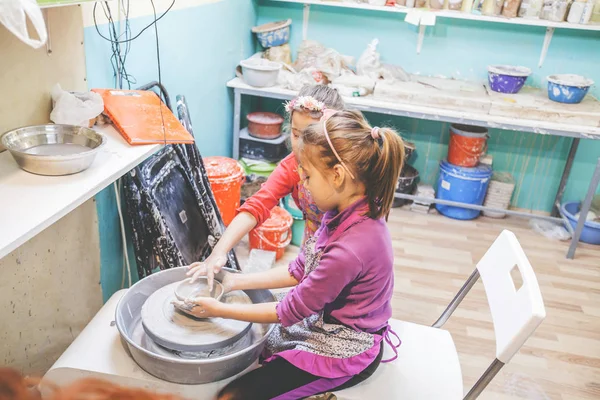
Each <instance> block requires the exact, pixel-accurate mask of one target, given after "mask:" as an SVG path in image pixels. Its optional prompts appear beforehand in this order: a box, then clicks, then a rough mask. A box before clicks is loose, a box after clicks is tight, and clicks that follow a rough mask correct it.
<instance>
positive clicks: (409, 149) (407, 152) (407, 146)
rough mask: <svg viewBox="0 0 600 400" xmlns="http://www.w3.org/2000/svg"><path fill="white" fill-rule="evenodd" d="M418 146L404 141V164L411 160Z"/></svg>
mask: <svg viewBox="0 0 600 400" xmlns="http://www.w3.org/2000/svg"><path fill="white" fill-rule="evenodd" d="M416 149H417V148H416V146H415V144H414V143H413V142H407V141H406V140H405V141H404V162H405V163H407V162H408V160H410V157H411V156H412V155H413V153H414V152H415V150H416Z"/></svg>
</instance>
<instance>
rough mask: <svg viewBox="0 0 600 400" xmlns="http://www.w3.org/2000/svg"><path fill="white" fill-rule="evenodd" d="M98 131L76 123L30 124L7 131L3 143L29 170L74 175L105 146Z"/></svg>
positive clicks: (18, 162)
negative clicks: (75, 124) (74, 124)
mask: <svg viewBox="0 0 600 400" xmlns="http://www.w3.org/2000/svg"><path fill="white" fill-rule="evenodd" d="M105 143H106V138H105V137H104V136H103V135H101V134H99V133H98V132H96V131H94V130H92V129H89V128H83V127H80V126H73V125H51V124H49V125H37V126H27V127H24V128H19V129H15V130H12V131H10V132H7V133H6V134H4V136H2V145H3V146H4V147H6V149H7V150H8V151H9V152H10V153H11V154H12V156H13V157H14V159H15V161H16V162H17V164H18V165H19V167H21V168H22V169H24V170H25V171H27V172H31V173H33V174H38V175H53V176H56V175H71V174H76V173H78V172H81V171H84V170H86V169H87V168H88V167H89V166H90V165H91V164H92V162H93V161H94V159H95V158H96V154H97V153H98V150H99V149H100V148H101V147H102V146H104V145H105Z"/></svg>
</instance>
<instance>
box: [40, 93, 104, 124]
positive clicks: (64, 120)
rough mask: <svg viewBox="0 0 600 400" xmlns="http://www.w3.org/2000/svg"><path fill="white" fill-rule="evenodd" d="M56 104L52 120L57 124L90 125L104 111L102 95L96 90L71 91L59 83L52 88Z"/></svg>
mask: <svg viewBox="0 0 600 400" xmlns="http://www.w3.org/2000/svg"><path fill="white" fill-rule="evenodd" d="M52 102H53V103H54V106H53V108H52V112H51V113H50V120H51V121H52V122H54V123H55V124H66V125H77V126H84V127H90V126H91V125H93V123H91V120H93V119H94V118H96V117H97V116H98V115H100V114H101V113H102V111H104V101H103V100H102V96H100V95H99V94H98V93H94V92H84V93H77V94H73V93H69V92H67V91H65V90H63V89H62V88H61V87H60V85H59V84H56V85H55V86H54V88H53V89H52Z"/></svg>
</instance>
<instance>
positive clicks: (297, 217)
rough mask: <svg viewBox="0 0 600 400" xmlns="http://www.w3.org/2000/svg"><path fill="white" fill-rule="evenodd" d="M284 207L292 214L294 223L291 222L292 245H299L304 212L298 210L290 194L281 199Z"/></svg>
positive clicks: (301, 236)
mask: <svg viewBox="0 0 600 400" xmlns="http://www.w3.org/2000/svg"><path fill="white" fill-rule="evenodd" d="M283 206H284V208H285V209H286V210H287V211H288V212H289V213H290V214H291V215H292V218H293V219H294V223H293V224H292V244H293V245H294V246H301V245H302V240H303V239H304V225H305V221H304V214H303V213H302V210H300V209H299V208H298V207H297V206H296V203H295V202H294V199H293V198H292V196H291V195H288V196H286V197H285V198H284V199H283Z"/></svg>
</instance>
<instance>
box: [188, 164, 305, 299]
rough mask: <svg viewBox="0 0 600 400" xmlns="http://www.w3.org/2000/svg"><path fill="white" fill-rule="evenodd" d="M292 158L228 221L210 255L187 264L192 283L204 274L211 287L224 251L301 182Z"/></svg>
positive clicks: (266, 215)
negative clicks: (199, 260) (200, 260)
mask: <svg viewBox="0 0 600 400" xmlns="http://www.w3.org/2000/svg"><path fill="white" fill-rule="evenodd" d="M293 157H294V155H293V154H291V155H290V156H288V157H286V158H285V159H284V160H283V161H282V162H281V163H280V164H279V165H278V166H277V168H275V171H273V173H272V174H271V176H270V177H269V179H268V180H267V182H266V183H265V184H264V185H263V187H262V188H261V189H260V190H259V191H258V192H257V193H256V194H254V195H253V196H252V197H250V198H249V199H248V200H246V202H245V203H244V205H242V207H240V209H239V211H240V212H239V214H238V215H237V216H236V217H235V218H234V219H233V221H231V223H230V224H229V226H228V227H227V229H226V230H225V232H224V233H223V236H222V237H221V239H219V242H218V243H217V244H216V246H215V248H214V249H213V251H212V253H211V255H210V256H209V257H208V258H207V259H206V260H204V262H196V263H193V264H192V265H190V266H189V267H188V268H189V271H188V274H187V275H188V276H191V277H192V282H193V281H195V280H196V279H198V277H199V276H204V275H206V276H207V278H208V285H209V287H210V288H212V285H213V279H214V274H215V273H217V272H219V271H220V270H221V268H223V266H224V265H225V264H226V263H227V253H228V252H229V251H230V250H231V249H233V247H234V246H235V245H237V244H238V243H239V242H240V240H241V239H242V238H243V237H244V236H245V235H246V234H248V232H250V231H251V230H252V229H253V228H254V227H256V226H257V225H259V224H262V223H263V222H264V221H265V220H266V219H267V218H269V216H270V215H271V210H272V209H273V207H275V206H276V205H277V203H279V200H281V199H282V198H283V197H285V196H287V195H288V194H290V193H292V191H293V190H294V186H295V185H297V184H298V182H300V177H299V176H298V163H297V161H296V159H295V158H293Z"/></svg>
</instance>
